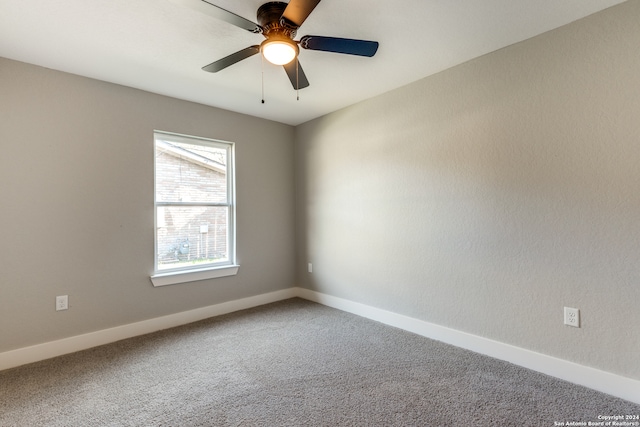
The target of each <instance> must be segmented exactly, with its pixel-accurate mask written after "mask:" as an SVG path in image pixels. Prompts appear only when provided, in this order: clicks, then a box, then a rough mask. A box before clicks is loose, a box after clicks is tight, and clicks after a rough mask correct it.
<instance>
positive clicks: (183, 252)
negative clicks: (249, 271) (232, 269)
mask: <svg viewBox="0 0 640 427" xmlns="http://www.w3.org/2000/svg"><path fill="white" fill-rule="evenodd" d="M156 215H157V216H156V218H157V226H158V229H157V247H158V254H157V256H158V270H166V269H169V268H181V267H206V266H207V265H210V264H218V263H226V262H228V261H229V230H228V227H227V224H228V220H229V208H228V207H227V206H158V207H157V214H156Z"/></svg>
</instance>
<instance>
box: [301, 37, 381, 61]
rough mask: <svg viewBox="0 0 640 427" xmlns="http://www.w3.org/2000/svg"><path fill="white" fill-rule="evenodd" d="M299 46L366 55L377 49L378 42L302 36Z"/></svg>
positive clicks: (370, 54) (373, 52)
mask: <svg viewBox="0 0 640 427" xmlns="http://www.w3.org/2000/svg"><path fill="white" fill-rule="evenodd" d="M300 46H301V47H303V48H305V49H310V50H322V51H325V52H335V53H346V54H347V55H359V56H368V57H371V56H373V55H375V54H376V51H377V50H378V42H374V41H369V40H354V39H341V38H338V37H323V36H304V37H302V38H301V39H300Z"/></svg>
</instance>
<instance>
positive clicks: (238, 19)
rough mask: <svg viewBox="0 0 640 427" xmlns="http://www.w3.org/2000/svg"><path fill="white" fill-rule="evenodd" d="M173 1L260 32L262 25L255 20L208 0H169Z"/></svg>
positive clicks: (254, 31) (245, 28) (243, 27)
mask: <svg viewBox="0 0 640 427" xmlns="http://www.w3.org/2000/svg"><path fill="white" fill-rule="evenodd" d="M170 1H171V2H173V3H176V4H179V5H181V6H185V7H189V8H191V9H195V10H197V11H199V12H202V13H206V14H207V15H209V16H213V17H214V18H216V19H220V20H221V21H225V22H228V23H229V24H232V25H235V26H236V27H240V28H242V29H243V30H247V31H251V32H252V33H261V32H262V27H261V26H260V25H258V24H256V23H255V22H251V21H249V20H248V19H245V18H243V17H242V16H239V15H236V14H235V13H233V12H229V11H228V10H226V9H223V8H221V7H219V6H216V5H215V4H213V3H211V2H210V1H208V0H170Z"/></svg>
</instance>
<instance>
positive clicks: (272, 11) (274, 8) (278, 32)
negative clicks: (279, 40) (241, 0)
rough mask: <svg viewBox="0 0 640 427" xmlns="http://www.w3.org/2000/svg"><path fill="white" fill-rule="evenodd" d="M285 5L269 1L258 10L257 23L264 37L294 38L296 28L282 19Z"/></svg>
mask: <svg viewBox="0 0 640 427" xmlns="http://www.w3.org/2000/svg"><path fill="white" fill-rule="evenodd" d="M287 5H288V4H287V3H284V2H281V1H270V2H268V3H265V4H263V5H262V6H260V7H259V8H258V23H259V24H260V26H261V27H262V34H263V35H264V36H265V37H267V38H269V37H273V36H280V37H286V38H289V39H293V38H294V37H295V36H296V31H297V30H298V27H297V26H296V25H295V24H294V23H293V22H289V21H287V20H286V19H285V18H282V14H283V13H284V10H285V9H286V7H287Z"/></svg>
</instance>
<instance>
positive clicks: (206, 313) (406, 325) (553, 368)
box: [0, 288, 640, 404]
mask: <svg viewBox="0 0 640 427" xmlns="http://www.w3.org/2000/svg"><path fill="white" fill-rule="evenodd" d="M293 297H300V298H304V299H307V300H309V301H314V302H317V303H319V304H322V305H326V306H328V307H333V308H336V309H339V310H342V311H346V312H348V313H352V314H355V315H358V316H362V317H366V318H368V319H371V320H375V321H377V322H380V323H384V324H387V325H390V326H394V327H396V328H400V329H404V330H406V331H409V332H413V333H415V334H418V335H421V336H424V337H427V338H431V339H435V340H438V341H442V342H445V343H447V344H452V345H454V346H456V347H461V348H464V349H467V350H471V351H474V352H476V353H480V354H484V355H487V356H490V357H494V358H496V359H500V360H504V361H507V362H510V363H513V364H515V365H519V366H522V367H525V368H528V369H532V370H534V371H538V372H541V373H543V374H547V375H551V376H553V377H556V378H560V379H562V380H565V381H569V382H572V383H574V384H579V385H583V386H585V387H589V388H591V389H594V390H597V391H601V392H603V393H607V394H610V395H612V396H616V397H620V398H622V399H625V400H628V401H631V402H635V403H638V404H640V381H638V380H634V379H631V378H626V377H622V376H620V375H616V374H612V373H609V372H605V371H601V370H598V369H594V368H590V367H588V366H583V365H579V364H577V363H573V362H569V361H566V360H562V359H558V358H556V357H552V356H547V355H544V354H541V353H536V352H533V351H530V350H526V349H523V348H520V347H515V346H512V345H509V344H504V343H501V342H498V341H494V340H491V339H488V338H483V337H480V336H477V335H472V334H468V333H466V332H461V331H457V330H455V329H450V328H446V327H444V326H439V325H436V324H433V323H429V322H425V321H423V320H418V319H415V318H412V317H408V316H404V315H401V314H397V313H393V312H390V311H386V310H382V309H379V308H375V307H371V306H368V305H365V304H361V303H357V302H353V301H350V300H346V299H343V298H338V297H334V296H331V295H326V294H322V293H320V292H316V291H312V290H309V289H305V288H289V289H283V290H279V291H275V292H270V293H267V294H262V295H256V296H252V297H248V298H242V299H239V300H235V301H229V302H225V303H221V304H215V305H211V306H208V307H202V308H198V309H195V310H189V311H185V312H181V313H176V314H170V315H167V316H162V317H158V318H155V319H149V320H144V321H142V322H136V323H130V324H128V325H122V326H117V327H114V328H109V329H103V330H100V331H96V332H91V333H87V334H83V335H77V336H74V337H69V338H64V339H61V340H57V341H51V342H46V343H43V344H37V345H34V346H30V347H24V348H19V349H16V350H11V351H7V352H4V353H0V370H3V369H9V368H14V367H16V366H20V365H25V364H27V363H32V362H37V361H40V360H45V359H50V358H52V357H56V356H61V355H63V354H68V353H73V352H76V351H80V350H86V349H88V348H91V347H96V346H99V345H104V344H109V343H112V342H115V341H119V340H123V339H127V338H132V337H135V336H138V335H144V334H148V333H151V332H155V331H159V330H162V329H168V328H172V327H175V326H180V325H185V324H187V323H192V322H197V321H199V320H203V319H207V318H209V317H214V316H220V315H223V314H227V313H232V312H234V311H238V310H244V309H247V308H252V307H257V306H260V305H264V304H269V303H272V302H276V301H281V300H285V299H289V298H293Z"/></svg>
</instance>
